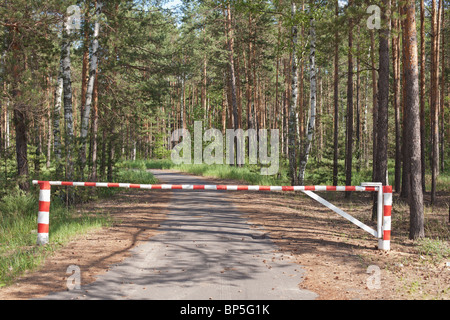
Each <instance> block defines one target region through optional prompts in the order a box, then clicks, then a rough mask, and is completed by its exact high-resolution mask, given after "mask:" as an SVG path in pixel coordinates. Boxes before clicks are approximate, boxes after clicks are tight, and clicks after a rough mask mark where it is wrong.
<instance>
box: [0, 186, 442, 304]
mask: <svg viewBox="0 0 450 320" xmlns="http://www.w3.org/2000/svg"><path fill="white" fill-rule="evenodd" d="M202 178H203V179H205V180H208V181H210V182H211V183H221V184H235V183H238V182H237V181H230V180H226V181H224V180H219V179H213V178H207V177H202ZM239 183H242V182H239ZM228 196H229V197H230V199H232V200H233V202H234V204H235V206H236V207H237V208H238V209H240V210H241V211H242V212H243V214H244V215H245V217H246V218H247V219H248V221H249V222H250V223H252V224H253V225H254V227H255V228H259V229H260V230H265V232H266V233H267V236H268V237H270V238H271V239H272V240H273V241H274V242H275V243H276V244H277V245H278V246H279V248H280V251H284V252H288V253H290V254H292V255H293V256H294V257H295V259H296V261H297V263H298V264H299V265H301V266H302V267H303V269H304V270H305V277H304V280H303V281H302V282H301V283H300V284H299V285H300V287H301V288H304V289H308V290H311V291H313V292H316V293H317V294H319V299H322V300H351V299H361V300H378V299H382V300H411V299H416V300H428V299H444V300H449V299H450V256H449V255H448V251H445V252H444V251H443V250H444V249H439V248H434V247H433V245H434V246H437V244H436V243H438V242H430V245H429V246H424V245H422V246H419V245H418V243H417V242H413V241H410V240H408V233H407V229H408V225H409V224H408V220H407V216H406V215H407V211H408V210H407V206H406V205H401V204H399V205H396V203H397V202H398V199H397V198H396V197H394V207H393V216H392V219H393V222H392V241H391V250H390V251H388V252H383V251H380V250H378V249H377V240H376V239H375V238H373V237H372V236H371V235H369V234H368V233H366V232H365V231H363V230H361V229H359V228H357V227H356V226H355V225H353V224H351V223H350V222H348V221H347V220H344V219H343V218H342V217H340V216H338V215H337V214H335V213H334V212H331V211H330V210H329V209H327V208H325V207H322V206H321V205H320V204H318V203H316V202H315V201H314V200H312V199H310V198H308V197H307V196H306V195H304V194H300V193H299V194H293V193H283V192H259V193H258V194H257V196H256V195H255V193H254V192H230V193H228ZM321 196H323V197H326V198H327V199H329V200H330V201H331V202H332V203H333V204H335V205H337V206H338V207H340V208H342V209H343V210H345V211H347V212H348V213H350V214H352V215H353V216H355V217H356V218H358V219H359V220H361V221H362V222H364V223H367V224H370V214H371V200H370V197H369V196H364V195H363V194H362V193H354V194H353V195H352V198H351V200H347V199H344V197H343V196H342V195H339V194H337V193H334V194H325V195H324V194H322V193H321ZM170 197H171V192H165V191H163V192H158V193H151V192H139V191H138V190H130V191H129V192H126V193H122V194H119V195H117V196H116V197H115V199H114V200H111V199H109V200H100V201H97V202H95V203H90V204H85V205H82V206H80V207H79V210H80V213H81V212H92V213H93V214H96V213H99V212H103V213H105V212H107V213H109V214H110V216H111V218H113V219H114V224H113V226H111V227H108V228H103V229H101V230H96V231H93V232H90V233H88V234H86V235H82V236H80V237H78V238H77V239H74V240H73V241H71V242H70V243H68V244H67V245H65V246H64V247H62V248H61V249H59V250H57V252H56V253H54V254H53V255H52V256H50V257H48V258H47V259H46V262H45V264H44V265H43V266H42V267H41V268H39V270H36V271H33V272H29V273H26V274H25V275H23V276H22V277H21V278H19V279H18V280H17V281H16V282H15V283H14V284H13V285H11V286H8V287H3V288H0V299H3V300H8V299H30V298H39V297H44V296H45V295H46V294H48V293H50V292H53V291H62V290H67V279H68V277H69V276H70V275H71V273H67V270H68V269H67V268H68V266H70V265H77V266H79V267H80V270H81V277H82V278H81V282H82V284H83V285H85V284H88V283H90V282H93V281H95V278H96V276H98V275H99V274H102V273H104V272H107V271H108V268H109V266H111V265H113V264H116V263H119V262H120V261H122V260H123V259H125V258H126V257H127V256H129V249H131V248H132V247H134V246H136V245H138V244H139V243H141V241H145V240H146V239H148V238H149V237H151V236H153V235H155V234H157V233H158V232H159V231H158V226H159V225H160V223H161V222H162V221H164V219H165V216H166V213H167V206H168V204H169V202H170ZM438 199H439V203H438V204H437V205H436V206H435V208H434V210H433V212H431V209H430V210H426V217H425V219H426V221H427V224H430V225H433V226H434V228H433V229H430V232H437V231H436V230H437V228H440V229H439V230H438V231H439V232H447V234H446V235H447V236H448V232H449V229H450V225H449V223H448V203H450V195H449V194H448V193H446V194H440V195H439V197H438ZM447 239H448V237H447ZM424 248H428V249H427V250H428V251H426V250H424ZM433 250H435V251H433ZM443 252H444V254H443ZM377 280H378V281H377Z"/></svg>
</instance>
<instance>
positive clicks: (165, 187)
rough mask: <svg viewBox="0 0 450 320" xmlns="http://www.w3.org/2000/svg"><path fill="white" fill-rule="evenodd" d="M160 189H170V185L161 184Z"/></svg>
mask: <svg viewBox="0 0 450 320" xmlns="http://www.w3.org/2000/svg"><path fill="white" fill-rule="evenodd" d="M161 189H172V185H171V184H163V185H161Z"/></svg>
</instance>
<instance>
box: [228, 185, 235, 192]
mask: <svg viewBox="0 0 450 320" xmlns="http://www.w3.org/2000/svg"><path fill="white" fill-rule="evenodd" d="M227 190H232V191H235V190H237V186H227Z"/></svg>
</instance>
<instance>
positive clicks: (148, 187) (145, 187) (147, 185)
mask: <svg viewBox="0 0 450 320" xmlns="http://www.w3.org/2000/svg"><path fill="white" fill-rule="evenodd" d="M152 187H153V186H152V185H151V184H140V185H139V188H141V189H151V188H152Z"/></svg>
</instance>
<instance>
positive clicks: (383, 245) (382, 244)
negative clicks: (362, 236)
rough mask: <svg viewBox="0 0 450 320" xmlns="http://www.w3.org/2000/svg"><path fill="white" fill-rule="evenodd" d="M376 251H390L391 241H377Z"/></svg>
mask: <svg viewBox="0 0 450 320" xmlns="http://www.w3.org/2000/svg"><path fill="white" fill-rule="evenodd" d="M378 249H379V250H387V251H389V250H390V249H391V241H390V240H382V239H380V240H378Z"/></svg>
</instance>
